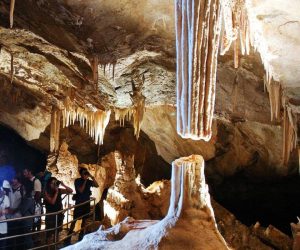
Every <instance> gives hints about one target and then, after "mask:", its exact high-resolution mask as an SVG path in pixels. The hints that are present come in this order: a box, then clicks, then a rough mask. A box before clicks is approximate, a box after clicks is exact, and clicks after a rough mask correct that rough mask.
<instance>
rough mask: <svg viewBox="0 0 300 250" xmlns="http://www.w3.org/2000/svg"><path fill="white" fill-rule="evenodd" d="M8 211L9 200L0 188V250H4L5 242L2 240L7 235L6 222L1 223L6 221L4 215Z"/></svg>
mask: <svg viewBox="0 0 300 250" xmlns="http://www.w3.org/2000/svg"><path fill="white" fill-rule="evenodd" d="M8 209H9V199H8V197H7V196H6V195H5V192H4V190H3V188H2V187H0V249H5V245H6V243H5V240H2V238H4V237H6V235H7V222H1V221H2V220H6V217H5V215H6V214H7V212H8Z"/></svg>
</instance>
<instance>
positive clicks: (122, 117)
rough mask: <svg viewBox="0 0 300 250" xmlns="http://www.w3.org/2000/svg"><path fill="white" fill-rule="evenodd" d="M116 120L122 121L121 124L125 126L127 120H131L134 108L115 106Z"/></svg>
mask: <svg viewBox="0 0 300 250" xmlns="http://www.w3.org/2000/svg"><path fill="white" fill-rule="evenodd" d="M114 111H115V120H116V121H119V122H120V126H121V127H124V125H125V121H130V120H131V118H132V113H133V111H132V108H115V109H114Z"/></svg>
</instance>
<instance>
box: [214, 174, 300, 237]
mask: <svg viewBox="0 0 300 250" xmlns="http://www.w3.org/2000/svg"><path fill="white" fill-rule="evenodd" d="M209 186H210V193H211V194H212V196H213V197H214V199H215V200H216V201H217V202H218V203H219V204H220V205H222V206H223V207H225V208H226V209H228V210H229V211H230V212H231V213H233V214H234V215H235V217H236V218H237V219H238V220H239V221H241V222H242V223H243V224H245V225H247V226H251V225H254V224H255V223H256V222H259V223H260V225H261V226H263V227H268V226H269V225H273V226H275V227H276V228H278V229H279V230H281V231H282V232H283V233H285V234H287V235H289V236H291V235H292V232H291V227H290V223H291V222H294V223H296V222H297V216H299V215H300V202H299V199H300V177H299V176H298V175H293V176H288V177H282V178H278V179H276V180H275V179H274V180H268V181H258V180H255V181H253V180H249V179H248V178H246V177H244V176H242V175H240V174H237V175H235V176H232V177H228V178H225V179H224V180H223V182H222V183H221V184H219V185H217V186H216V185H209Z"/></svg>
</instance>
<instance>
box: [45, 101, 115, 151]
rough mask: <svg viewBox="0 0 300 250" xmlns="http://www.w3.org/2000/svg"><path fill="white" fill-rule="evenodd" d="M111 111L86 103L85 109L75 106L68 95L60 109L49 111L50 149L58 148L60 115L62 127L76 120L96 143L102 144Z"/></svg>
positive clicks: (55, 149) (72, 123)
mask: <svg viewBox="0 0 300 250" xmlns="http://www.w3.org/2000/svg"><path fill="white" fill-rule="evenodd" d="M110 113H111V111H110V110H108V111H103V110H99V109H97V108H95V107H93V106H92V105H86V107H85V109H82V108H80V107H76V106H75V105H74V104H73V103H72V101H71V100H70V98H69V97H67V98H66V100H65V102H64V109H63V110H62V111H60V110H57V109H55V108H53V109H52V113H51V129H50V151H51V152H53V151H57V150H58V148H59V130H60V120H61V116H62V127H63V128H64V127H68V126H70V125H74V123H75V122H76V121H78V122H79V124H80V126H81V127H82V128H84V129H85V130H86V132H87V133H88V134H89V135H90V136H91V137H92V138H93V139H94V141H95V143H96V144H99V145H101V144H103V139H104V133H105V128H106V126H107V124H108V122H109V118H110Z"/></svg>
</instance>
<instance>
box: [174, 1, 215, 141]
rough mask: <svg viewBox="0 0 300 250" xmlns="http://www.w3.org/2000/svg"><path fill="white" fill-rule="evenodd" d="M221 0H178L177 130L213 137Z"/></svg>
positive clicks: (192, 135)
mask: <svg viewBox="0 0 300 250" xmlns="http://www.w3.org/2000/svg"><path fill="white" fill-rule="evenodd" d="M220 7H221V6H220V3H219V0H212V1H207V2H205V1H190V0H189V1H183V0H177V1H176V6H175V9H176V10H175V15H176V21H175V22H176V54H177V69H176V73H177V132H178V134H180V135H181V136H182V137H183V138H191V139H195V140H199V139H203V140H205V141H208V140H210V138H211V135H212V131H211V125H212V118H213V113H214V105H215V85H216V70H217V56H218V47H219V35H220Z"/></svg>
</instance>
